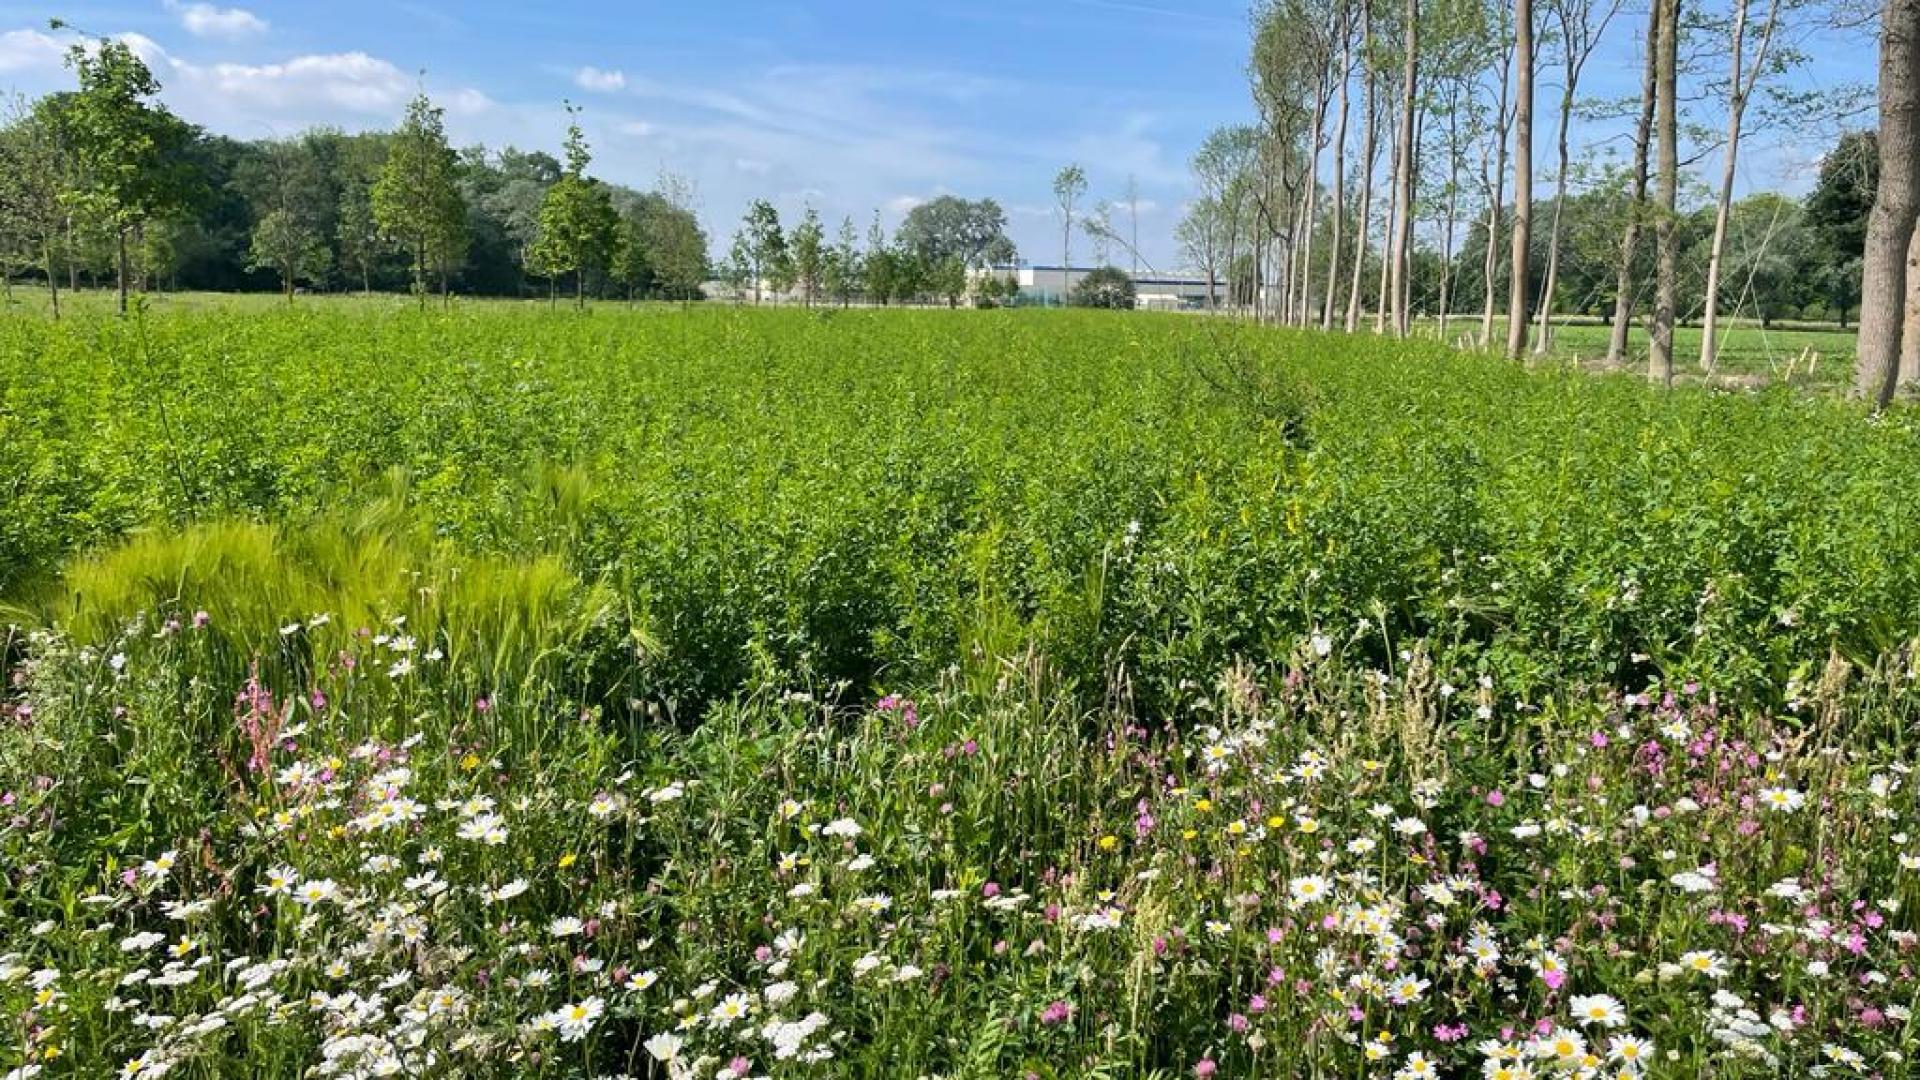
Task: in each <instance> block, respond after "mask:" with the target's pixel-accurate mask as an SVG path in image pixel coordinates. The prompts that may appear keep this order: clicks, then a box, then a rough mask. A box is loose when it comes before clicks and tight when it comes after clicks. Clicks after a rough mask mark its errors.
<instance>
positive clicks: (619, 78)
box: [573, 65, 627, 94]
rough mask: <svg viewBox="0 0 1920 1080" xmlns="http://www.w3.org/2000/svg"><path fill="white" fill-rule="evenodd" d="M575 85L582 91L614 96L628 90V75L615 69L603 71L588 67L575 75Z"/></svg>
mask: <svg viewBox="0 0 1920 1080" xmlns="http://www.w3.org/2000/svg"><path fill="white" fill-rule="evenodd" d="M573 82H574V85H576V86H578V87H580V89H582V90H592V91H594V92H596V93H601V94H612V93H616V92H618V91H621V90H625V89H626V88H627V74H626V72H624V71H621V70H619V69H618V68H615V69H613V70H611V71H602V70H600V69H599V68H597V67H593V66H592V65H588V66H587V67H583V68H581V69H580V70H579V71H576V72H574V73H573Z"/></svg>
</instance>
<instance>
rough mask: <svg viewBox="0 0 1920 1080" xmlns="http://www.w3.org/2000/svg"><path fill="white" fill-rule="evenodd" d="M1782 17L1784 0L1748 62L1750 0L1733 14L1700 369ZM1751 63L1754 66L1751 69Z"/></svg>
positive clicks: (1707, 367) (1711, 356) (1714, 331)
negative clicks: (1737, 179)
mask: <svg viewBox="0 0 1920 1080" xmlns="http://www.w3.org/2000/svg"><path fill="white" fill-rule="evenodd" d="M1779 21H1780V0H1772V3H1771V4H1770V5H1769V6H1768V8H1767V21H1766V22H1765V23H1764V24H1762V27H1761V30H1760V42H1759V44H1758V45H1757V46H1755V48H1754V51H1753V63H1752V64H1751V65H1747V64H1745V63H1744V60H1745V53H1744V50H1745V46H1746V36H1747V0H1736V3H1735V5H1734V16H1733V61H1732V71H1731V72H1730V73H1729V77H1728V82H1727V97H1728V100H1727V150H1726V158H1725V160H1724V162H1723V163H1722V165H1721V169H1720V198H1719V201H1718V202H1717V203H1716V204H1715V206H1714V211H1713V248H1712V250H1711V253H1710V254H1709V255H1708V256H1707V295H1706V312H1705V314H1704V315H1703V316H1702V318H1701V323H1700V369H1701V370H1702V371H1709V372H1710V371H1712V370H1713V364H1714V361H1715V359H1717V357H1718V352H1719V349H1718V346H1719V342H1718V337H1719V325H1720V271H1721V263H1722V262H1724V261H1725V257H1726V251H1727V224H1728V222H1729V221H1730V220H1731V218H1732V217H1733V174H1734V168H1735V165H1736V163H1737V162H1738V161H1739V158H1740V127H1741V122H1742V121H1743V120H1744V119H1745V118H1746V114H1747V102H1748V101H1749V100H1751V99H1752V95H1753V89H1754V86H1755V85H1756V84H1757V83H1758V81H1759V78H1760V74H1761V72H1763V71H1765V70H1766V64H1767V47H1768V46H1769V45H1770V44H1772V42H1773V28H1774V26H1775V25H1776V24H1777V23H1778V22H1779ZM1749 67H1750V68H1751V70H1748V69H1749Z"/></svg>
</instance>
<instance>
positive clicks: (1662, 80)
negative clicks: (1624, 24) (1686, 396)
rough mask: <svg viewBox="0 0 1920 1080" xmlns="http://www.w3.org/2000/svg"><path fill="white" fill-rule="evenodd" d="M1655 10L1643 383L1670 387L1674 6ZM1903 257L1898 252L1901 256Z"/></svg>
mask: <svg viewBox="0 0 1920 1080" xmlns="http://www.w3.org/2000/svg"><path fill="white" fill-rule="evenodd" d="M1654 2H1655V3H1656V4H1657V5H1658V6H1659V8H1660V55H1659V58H1658V60H1657V61H1656V63H1657V64H1658V67H1657V68H1656V69H1655V71H1654V95H1655V97H1656V104H1655V110H1654V123H1655V138H1656V139H1657V140H1658V143H1659V150H1658V153H1657V154H1656V163H1655V170H1656V174H1657V175H1656V180H1655V189H1654V198H1655V206H1654V211H1653V212H1654V215H1655V216H1654V219H1653V247H1654V261H1655V264H1656V265H1655V270H1654V293H1653V327H1652V333H1651V337H1652V342H1651V343H1650V345H1649V346H1648V348H1647V378H1648V379H1649V380H1651V381H1653V382H1657V383H1659V384H1661V385H1662V386H1671V385H1673V319H1674V307H1675V305H1676V303H1677V301H1678V298H1679V291H1680V277H1679V265H1678V262H1679V253H1678V252H1677V251H1675V249H1674V237H1673V226H1674V206H1675V203H1676V201H1677V200H1678V197H1679V191H1680V142H1679V131H1678V121H1679V113H1678V108H1677V106H1676V104H1675V102H1674V90H1675V70H1674V69H1675V68H1676V67H1677V66H1678V54H1679V50H1680V0H1654ZM1903 253H1904V252H1903Z"/></svg>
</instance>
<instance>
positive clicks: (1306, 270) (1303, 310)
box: [1294, 93, 1327, 326]
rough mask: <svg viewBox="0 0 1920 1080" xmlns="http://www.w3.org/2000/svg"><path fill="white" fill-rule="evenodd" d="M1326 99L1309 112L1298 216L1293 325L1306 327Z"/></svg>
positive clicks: (1310, 303) (1310, 301) (1322, 97)
mask: <svg viewBox="0 0 1920 1080" xmlns="http://www.w3.org/2000/svg"><path fill="white" fill-rule="evenodd" d="M1326 128H1327V95H1326V94H1324V93H1322V94H1321V95H1320V96H1319V100H1318V102H1317V103H1316V104H1315V105H1314V109H1313V153H1312V154H1311V155H1309V156H1308V159H1307V160H1308V162H1309V164H1308V166H1307V193H1306V202H1307V208H1306V212H1305V213H1303V214H1302V215H1301V226H1302V228H1301V233H1300V303H1299V306H1298V307H1297V308H1296V309H1295V320H1294V321H1295V322H1297V323H1298V324H1299V325H1301V326H1305V325H1307V323H1308V321H1309V320H1311V319H1312V318H1313V215H1314V211H1315V209H1317V207H1316V203H1317V202H1318V200H1317V199H1316V198H1315V196H1316V195H1317V194H1318V193H1319V188H1320V184H1319V182H1318V178H1319V176H1320V145H1321V143H1322V141H1323V140H1324V138H1325V136H1326Z"/></svg>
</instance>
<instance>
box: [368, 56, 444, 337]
mask: <svg viewBox="0 0 1920 1080" xmlns="http://www.w3.org/2000/svg"><path fill="white" fill-rule="evenodd" d="M444 116H445V111H444V110H442V109H440V108H437V107H435V106H434V104H433V103H432V102H431V101H429V100H427V96H426V95H425V94H420V95H419V96H417V97H415V98H414V99H413V101H412V102H411V103H409V104H408V106H407V117H406V120H405V121H404V122H403V123H402V124H401V125H400V130H399V131H397V132H395V133H394V136H393V140H392V144H391V146H390V148H389V149H388V152H387V160H386V164H385V165H383V166H382V167H381V169H380V179H379V181H378V182H377V183H375V184H374V185H373V218H374V221H376V222H377V223H378V224H379V226H380V229H381V231H382V232H383V233H385V234H386V235H387V236H390V237H392V238H394V239H395V240H396V241H398V242H399V243H400V245H401V246H402V247H403V248H405V249H406V250H407V251H408V253H409V254H410V255H411V256H412V259H413V289H414V292H415V293H416V294H418V295H419V296H420V297H421V299H422V300H423V301H424V300H425V297H426V291H427V275H428V274H429V273H437V274H438V275H439V278H440V288H441V292H443V293H444V292H445V291H446V287H447V279H448V277H449V276H451V274H452V272H453V269H454V267H455V266H457V265H458V264H459V262H460V259H461V257H462V256H463V255H464V254H465V253H466V249H467V210H466V204H465V203H464V202H463V201H462V199H461V197H460V189H459V188H458V187H457V186H456V184H455V175H456V165H457V164H458V160H457V158H456V156H455V155H454V152H453V150H452V148H451V147H449V146H448V145H447V135H446V126H445V122H444Z"/></svg>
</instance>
